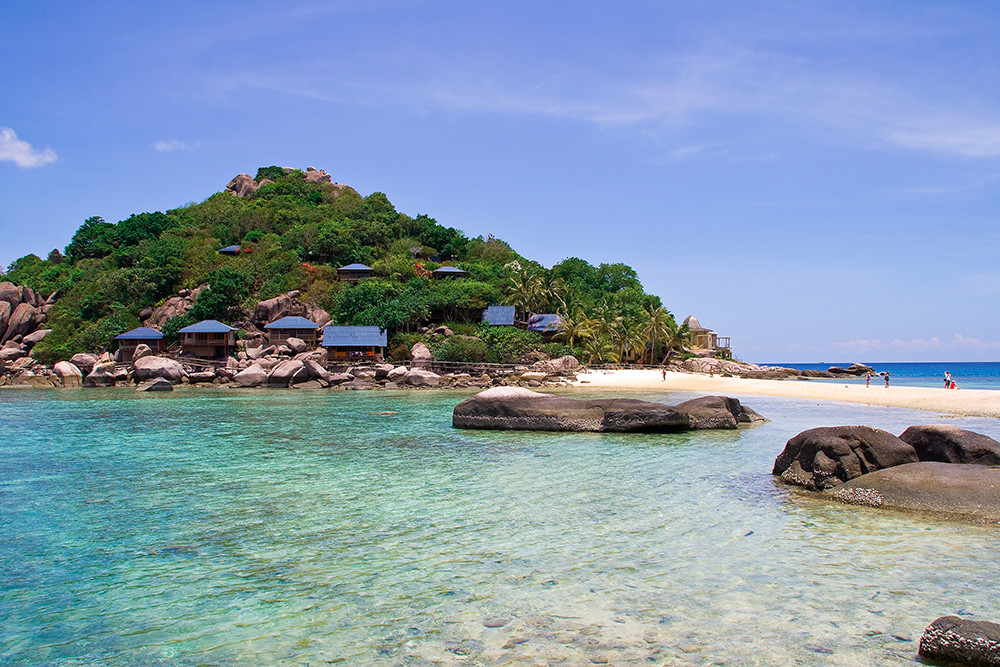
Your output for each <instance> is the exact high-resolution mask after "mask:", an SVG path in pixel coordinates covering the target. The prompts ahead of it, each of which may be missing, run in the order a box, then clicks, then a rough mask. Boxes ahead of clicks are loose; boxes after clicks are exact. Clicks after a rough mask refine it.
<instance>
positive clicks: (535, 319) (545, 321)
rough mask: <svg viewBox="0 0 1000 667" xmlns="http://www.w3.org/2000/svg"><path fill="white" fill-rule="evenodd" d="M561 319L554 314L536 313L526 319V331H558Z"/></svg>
mask: <svg viewBox="0 0 1000 667" xmlns="http://www.w3.org/2000/svg"><path fill="white" fill-rule="evenodd" d="M561 324H562V318H561V317H559V316H558V315H557V314H555V313H536V314H534V315H532V316H531V317H529V318H528V331H545V332H553V331H559V329H560V325H561Z"/></svg>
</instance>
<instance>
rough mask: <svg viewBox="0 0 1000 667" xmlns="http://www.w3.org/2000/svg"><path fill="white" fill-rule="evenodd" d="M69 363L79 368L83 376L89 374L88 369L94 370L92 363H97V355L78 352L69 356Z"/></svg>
mask: <svg viewBox="0 0 1000 667" xmlns="http://www.w3.org/2000/svg"><path fill="white" fill-rule="evenodd" d="M69 363H71V364H73V365H74V366H76V367H77V368H79V369H80V372H81V373H83V374H84V375H85V376H86V375H90V371H92V370H94V364H96V363H97V355H93V354H87V353H86V352H78V353H77V354H74V355H73V356H72V357H70V360H69Z"/></svg>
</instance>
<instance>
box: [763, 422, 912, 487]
mask: <svg viewBox="0 0 1000 667" xmlns="http://www.w3.org/2000/svg"><path fill="white" fill-rule="evenodd" d="M916 461H917V453H916V451H914V449H913V447H912V446H910V445H908V444H907V443H905V442H903V441H902V440H900V439H899V438H897V437H896V436H894V435H892V434H891V433H887V432H886V431H882V430H880V429H875V428H871V427H870V426H834V427H824V428H814V429H810V430H808V431H803V432H802V433H799V434H798V435H797V436H795V437H794V438H792V439H791V440H789V441H788V443H787V444H786V445H785V449H784V451H782V452H781V454H779V455H778V458H777V459H775V461H774V469H773V470H772V474H774V475H779V476H780V477H781V479H782V480H784V481H785V482H787V483H789V484H796V485H798V486H804V487H806V488H807V489H810V490H813V491H817V490H823V489H829V488H832V487H834V486H837V485H839V484H842V483H843V482H847V481H850V480H852V479H854V478H855V477H860V476H861V475H864V474H867V473H870V472H874V471H876V470H882V469H885V468H891V467H893V466H898V465H902V464H904V463H915V462H916Z"/></svg>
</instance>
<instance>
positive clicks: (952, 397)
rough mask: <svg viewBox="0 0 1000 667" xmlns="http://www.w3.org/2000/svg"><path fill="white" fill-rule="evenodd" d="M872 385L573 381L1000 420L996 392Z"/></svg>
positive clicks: (639, 378)
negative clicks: (875, 407) (771, 397)
mask: <svg viewBox="0 0 1000 667" xmlns="http://www.w3.org/2000/svg"><path fill="white" fill-rule="evenodd" d="M878 380H879V381H878V382H876V381H875V380H873V381H872V385H871V386H870V387H865V386H864V385H863V384H845V383H843V382H837V381H829V380H822V381H821V380H750V379H745V378H739V377H722V376H718V375H716V376H711V375H704V374H700V373H677V372H671V371H667V378H666V380H664V379H663V377H662V375H661V373H660V371H657V370H611V371H609V370H591V371H588V372H585V373H578V374H577V380H576V382H574V383H573V384H574V385H576V386H579V387H592V388H595V389H596V388H602V389H604V388H606V389H641V390H650V391H692V392H706V393H709V394H726V395H731V394H758V395H765V396H787V397H789V398H809V399H818V400H825V401H845V402H849V403H865V404H868V405H882V406H886V407H891V408H911V409H914V410H932V411H935V412H946V413H950V414H956V415H965V416H970V417H997V418H1000V390H994V389H944V388H943V387H942V388H940V389H938V388H933V387H901V386H900V387H896V386H891V385H890V386H889V387H888V388H887V387H885V386H883V384H882V382H881V378H878Z"/></svg>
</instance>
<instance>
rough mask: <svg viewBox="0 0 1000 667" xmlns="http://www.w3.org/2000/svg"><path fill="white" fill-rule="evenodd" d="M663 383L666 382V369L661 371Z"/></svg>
mask: <svg viewBox="0 0 1000 667" xmlns="http://www.w3.org/2000/svg"><path fill="white" fill-rule="evenodd" d="M663 381H664V382H666V381H667V369H666V368H664V369H663Z"/></svg>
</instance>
